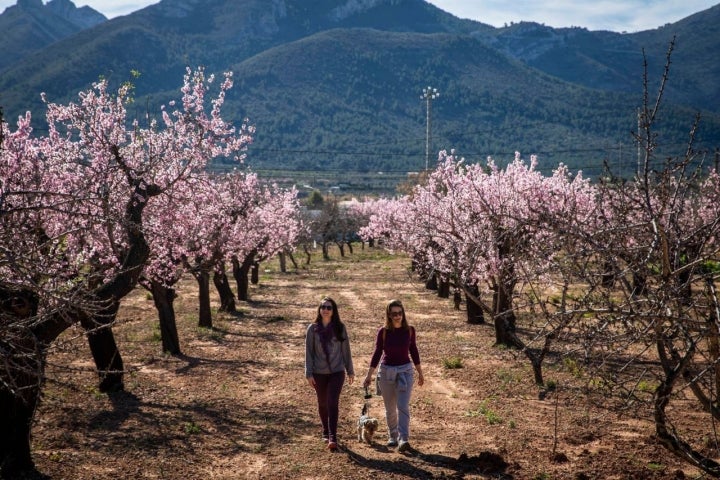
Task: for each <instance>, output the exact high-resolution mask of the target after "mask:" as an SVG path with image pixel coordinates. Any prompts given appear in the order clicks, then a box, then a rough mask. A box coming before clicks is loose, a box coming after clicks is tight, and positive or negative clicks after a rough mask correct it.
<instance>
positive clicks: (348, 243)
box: [347, 242, 355, 255]
mask: <svg viewBox="0 0 720 480" xmlns="http://www.w3.org/2000/svg"><path fill="white" fill-rule="evenodd" d="M347 247H348V252H350V255H352V254H353V253H355V252H353V246H352V242H347Z"/></svg>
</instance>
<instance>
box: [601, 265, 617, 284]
mask: <svg viewBox="0 0 720 480" xmlns="http://www.w3.org/2000/svg"><path fill="white" fill-rule="evenodd" d="M601 284H602V286H603V287H605V288H612V287H613V285H615V268H614V266H613V264H612V263H611V262H609V261H605V263H603V274H602V280H601Z"/></svg>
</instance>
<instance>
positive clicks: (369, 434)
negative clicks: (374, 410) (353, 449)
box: [357, 403, 379, 445]
mask: <svg viewBox="0 0 720 480" xmlns="http://www.w3.org/2000/svg"><path fill="white" fill-rule="evenodd" d="M369 411H370V408H369V407H368V404H367V403H366V404H364V405H363V408H362V412H361V413H360V418H359V419H358V422H357V425H358V442H365V443H367V444H368V445H370V444H371V443H372V439H373V435H375V432H376V431H377V429H378V425H379V424H378V420H377V418H373V417H371V416H370V415H369Z"/></svg>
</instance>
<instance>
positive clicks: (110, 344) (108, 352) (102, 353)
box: [80, 302, 125, 393]
mask: <svg viewBox="0 0 720 480" xmlns="http://www.w3.org/2000/svg"><path fill="white" fill-rule="evenodd" d="M119 307H120V303H119V302H113V303H112V304H111V305H110V306H109V307H108V308H106V309H105V310H102V311H100V312H98V313H97V314H95V315H93V316H92V317H87V316H84V315H83V316H81V318H80V324H81V325H82V327H83V328H84V329H85V332H87V338H88V344H89V345H90V352H91V353H92V356H93V360H95V367H96V368H97V372H98V376H99V378H100V385H99V386H98V388H99V389H100V391H101V392H104V393H107V392H120V391H123V390H124V389H125V386H124V384H123V371H124V370H125V367H124V365H123V360H122V356H121V355H120V350H119V349H118V346H117V343H116V342H115V334H113V331H112V327H111V325H112V324H113V322H114V321H115V317H116V315H117V311H118V308H119Z"/></svg>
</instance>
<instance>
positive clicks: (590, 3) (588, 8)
mask: <svg viewBox="0 0 720 480" xmlns="http://www.w3.org/2000/svg"><path fill="white" fill-rule="evenodd" d="M43 1H44V2H45V3H47V0H43ZM308 1H311V0H308ZM429 1H430V3H432V4H434V5H436V6H437V7H439V8H441V9H443V10H445V11H446V12H450V13H452V14H453V15H455V16H457V17H460V18H470V19H473V20H477V21H480V22H483V23H487V24H490V25H493V26H495V27H502V26H504V25H505V24H510V22H520V21H531V22H537V23H542V24H545V25H547V26H550V27H585V28H587V29H589V30H610V31H613V32H638V31H641V30H650V29H654V28H657V27H660V26H662V25H665V24H666V23H674V22H677V21H678V20H681V19H683V18H685V17H687V16H689V15H692V14H693V13H697V12H700V11H702V10H705V9H707V8H710V7H712V6H713V5H715V4H716V3H718V2H720V0H545V1H538V0H513V1H508V0H429ZM15 3H16V0H0V11H2V10H5V8H6V7H8V6H10V5H14V4H15ZM73 3H75V5H76V6H77V7H82V6H85V5H88V6H90V7H92V8H94V9H95V10H97V11H99V12H101V13H102V14H103V15H105V16H106V17H108V18H113V17H117V16H120V15H127V14H128V13H132V12H134V11H136V10H139V9H141V8H143V7H146V6H148V5H150V4H153V3H158V0H73Z"/></svg>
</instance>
